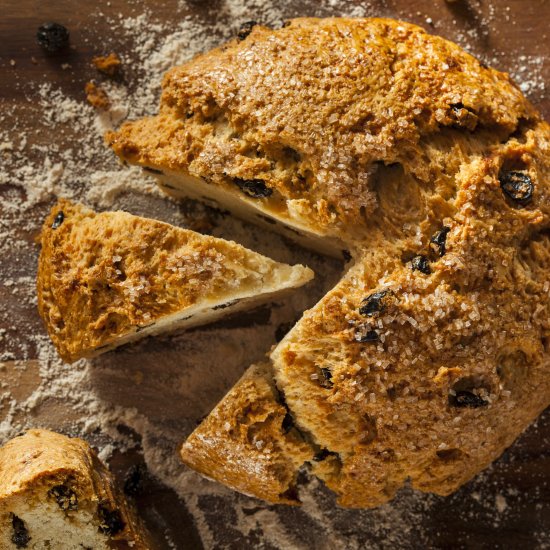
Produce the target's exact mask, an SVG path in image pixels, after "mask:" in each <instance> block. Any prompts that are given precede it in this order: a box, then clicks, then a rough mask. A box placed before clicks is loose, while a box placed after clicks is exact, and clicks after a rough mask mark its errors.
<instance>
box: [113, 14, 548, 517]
mask: <svg viewBox="0 0 550 550" xmlns="http://www.w3.org/2000/svg"><path fill="white" fill-rule="evenodd" d="M108 140H109V141H110V143H111V144H112V146H113V148H114V150H115V151H116V153H117V154H118V155H120V157H121V158H122V159H124V160H126V161H128V162H130V163H134V164H139V165H142V166H144V167H146V168H150V169H153V170H156V171H160V172H162V174H159V178H160V182H161V185H162V186H163V188H164V189H166V190H167V191H168V192H170V193H173V194H180V193H181V194H187V193H190V194H193V195H195V196H204V197H209V198H212V199H216V200H218V201H219V202H220V203H221V204H223V205H224V206H225V207H228V208H234V207H235V205H236V204H238V207H237V208H235V211H236V212H238V213H240V214H242V213H243V212H247V213H248V214H247V215H249V216H252V217H253V218H258V216H261V217H262V219H265V217H270V218H273V219H274V220H275V221H276V225H273V227H274V228H277V227H282V226H283V225H285V226H287V227H289V228H290V229H291V230H292V231H293V232H294V231H296V230H299V231H300V232H301V234H302V237H304V238H305V239H306V240H310V242H311V243H312V245H313V246H316V247H318V248H323V245H319V243H326V250H328V251H334V250H336V249H338V246H340V245H341V247H342V248H346V249H348V250H349V251H350V252H351V254H352V256H353V258H354V262H353V264H352V266H351V267H350V268H349V270H348V271H347V273H346V274H345V275H344V277H343V279H342V280H341V282H340V283H339V284H338V285H337V286H336V287H335V288H334V289H333V290H332V291H330V292H329V293H328V294H327V295H326V296H324V297H323V299H322V300H321V301H320V302H319V303H318V304H317V305H316V306H315V307H313V308H312V309H311V310H309V311H307V312H305V313H304V316H303V317H302V319H301V320H300V321H299V322H298V323H297V324H296V326H295V327H294V328H293V329H292V330H291V331H290V332H289V334H288V335H287V336H286V337H285V338H284V339H283V340H282V341H281V342H280V343H279V345H278V346H276V348H275V349H274V350H273V352H272V353H271V365H272V369H273V378H274V380H275V384H276V387H277V389H278V393H279V394H280V396H281V400H280V404H282V403H283V402H284V403H285V404H286V407H288V411H289V414H290V415H291V417H292V418H293V422H294V426H295V429H297V430H299V431H300V433H301V434H302V436H303V439H304V441H306V442H308V443H309V445H310V447H311V450H312V451H311V452H312V453H314V456H316V457H317V458H318V460H306V462H307V463H309V464H311V465H312V468H313V471H314V472H315V473H316V474H317V475H318V476H319V477H320V478H321V479H323V480H324V481H325V483H326V484H327V485H328V486H329V487H331V488H332V489H333V490H334V491H336V493H338V496H339V503H340V504H342V505H343V506H349V507H372V506H376V505H379V504H382V503H384V502H386V501H387V500H389V499H390V498H392V496H393V495H394V494H395V493H396V491H397V490H398V489H399V488H400V487H402V486H403V485H404V484H405V483H410V484H411V485H412V486H413V487H415V488H417V489H420V490H423V491H430V492H434V493H437V494H441V495H447V494H449V493H450V492H452V491H454V490H455V489H457V488H458V487H459V486H460V485H462V484H463V483H465V482H466V481H467V480H469V479H470V478H471V477H472V476H474V475H475V474H476V473H477V472H479V471H480V470H481V469H482V468H484V467H486V466H487V465H488V464H489V463H490V462H491V461H492V460H494V459H495V458H496V457H498V456H499V455H500V454H501V453H502V451H503V450H504V449H505V448H506V447H507V446H509V445H510V444H511V443H512V442H513V441H514V439H515V438H516V437H517V436H518V435H519V434H520V433H521V432H522V430H524V429H525V428H526V427H527V426H528V425H529V423H530V422H532V421H533V420H534V419H535V418H536V417H537V415H538V414H539V413H540V412H541V411H542V410H543V409H544V408H545V407H547V406H548V404H549V403H550V376H549V375H550V322H549V318H550V317H549V313H550V312H549V291H550V201H549V198H550V197H549V185H550V184H549V176H550V174H549V172H550V158H549V141H550V128H549V126H548V124H547V123H546V122H545V121H543V120H542V119H541V117H540V115H539V114H538V112H537V111H536V110H535V109H534V107H533V106H532V105H531V104H530V103H529V101H528V100H526V99H525V97H524V96H523V95H522V94H521V92H520V90H519V89H518V88H517V87H516V85H515V84H514V83H513V82H512V81H511V79H510V78H509V77H508V75H506V74H504V73H500V72H498V71H495V70H493V69H491V68H488V67H486V66H484V65H482V64H481V63H480V62H479V61H477V60H476V59H475V58H473V57H472V56H471V55H469V54H467V53H466V52H464V51H463V50H461V49H460V48H459V47H458V46H456V45H455V44H452V43H450V42H448V41H446V40H444V39H442V38H439V37H436V36H431V35H429V34H427V33H426V32H425V31H423V30H422V29H420V28H419V27H416V26H413V25H410V24H407V23H403V22H399V21H393V20H388V19H323V20H319V19H298V20H294V21H291V22H290V23H289V24H288V25H287V26H285V27H284V28H281V29H277V30H270V29H267V28H265V27H259V26H257V27H254V29H253V30H252V32H251V33H250V34H249V36H247V37H246V38H244V39H243V40H235V41H233V42H230V43H229V44H227V45H225V46H222V47H221V48H218V49H217V50H213V51H212V52H209V53H206V54H204V55H201V56H199V57H196V58H195V59H193V60H192V61H190V62H189V63H187V64H186V65H184V66H182V67H177V68H174V69H172V70H171V71H170V72H169V73H168V74H167V75H166V77H165V80H164V93H163V96H162V100H161V106H160V113H159V115H158V116H156V117H151V118H146V119H143V120H139V121H136V122H130V123H127V124H125V125H123V126H122V127H121V129H120V130H119V131H118V132H116V133H111V134H109V136H108ZM258 220H260V218H258ZM237 391H238V388H237ZM231 395H232V397H231V399H232V400H233V401H235V394H234V393H233V392H232V394H230V396H231ZM283 400H284V401H283ZM222 405H223V403H222ZM279 406H280V405H279V404H276V403H273V404H272V410H273V415H276V412H275V411H277V410H279ZM237 409H238V407H237ZM221 411H224V409H223V407H221V408H218V409H216V413H215V415H216V416H215V417H214V418H209V419H207V420H206V421H205V422H204V423H203V424H202V425H201V426H199V427H198V428H197V430H196V431H195V433H194V434H192V436H191V438H190V440H189V441H190V443H189V442H188V443H186V444H185V445H184V450H183V457H184V460H185V462H186V463H187V464H190V465H191V466H192V467H194V468H196V469H198V470H199V471H202V472H203V473H205V474H206V475H208V476H210V477H212V478H215V479H218V480H220V481H223V482H226V483H229V484H232V486H234V487H235V486H236V484H235V483H233V482H232V481H231V480H228V479H227V476H226V472H225V471H224V470H225V468H226V467H225V466H224V456H225V455H224V454H223V453H224V452H225V451H223V452H222V451H220V456H219V459H214V458H213V457H212V456H208V458H203V457H205V456H206V454H207V453H208V452H210V450H212V449H225V446H226V445H232V443H231V441H232V440H231V437H230V433H229V432H227V431H224V430H223V429H222V428H223V422H222V416H221V414H222V413H221ZM223 414H228V415H229V416H228V419H227V421H228V422H229V424H230V425H231V426H233V424H232V423H233V422H235V423H237V424H238V423H239V422H242V420H239V418H240V417H239V415H238V414H233V413H231V411H230V410H228V412H224V413H223ZM232 414H233V415H232ZM278 418H280V415H279V417H278ZM280 429H281V430H283V428H282V424H281V427H280ZM203 437H204V440H203V439H201V438H203ZM257 437H260V435H257ZM214 440H216V441H214ZM201 441H202V445H203V450H201V448H200V446H201ZM235 444H236V443H235ZM278 449H279V450H278V451H276V452H280V453H282V454H284V455H285V457H289V452H288V451H287V450H286V449H285V448H284V447H283V446H280V447H278ZM212 452H214V451H212ZM305 454H307V453H305ZM294 456H295V455H293V457H294ZM264 459H265V457H264V455H263V451H262V449H260V448H259V449H258V450H257V452H256V453H255V452H254V450H253V448H252V447H247V452H246V453H243V455H242V461H243V464H241V465H240V468H241V469H242V470H246V471H247V472H248V475H247V477H246V479H245V480H244V481H243V483H241V484H240V485H239V486H238V487H237V488H238V489H239V490H241V491H243V492H247V493H251V494H254V495H256V496H258V497H260V498H267V499H268V500H272V501H275V502H277V501H281V502H283V501H285V499H284V498H283V497H281V498H280V499H277V498H273V494H272V493H271V489H270V490H269V491H265V492H264V490H263V488H262V484H261V481H262V476H264V475H265V470H264V469H263V468H261V467H259V465H260V464H263V461H264ZM283 459H284V457H283V456H281V457H280V458H279V459H277V458H274V457H272V458H271V460H272V461H273V462H277V461H280V462H282V461H283ZM287 464H289V463H288V462H287ZM256 466H258V468H256ZM283 479H284V480H288V479H291V477H289V471H288V470H285V469H283V474H282V477H281V480H283ZM285 483H286V481H285ZM271 486H272V485H271V484H270V487H271ZM281 494H282V493H281Z"/></svg>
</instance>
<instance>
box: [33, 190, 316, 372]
mask: <svg viewBox="0 0 550 550" xmlns="http://www.w3.org/2000/svg"><path fill="white" fill-rule="evenodd" d="M40 241H41V245H42V251H41V254H40V261H39V267H38V281H37V287H38V308H39V311H40V315H41V316H42V319H43V320H44V322H45V324H46V328H47V329H48V333H49V334H50V337H51V338H52V341H53V342H54V344H55V346H56V347H57V349H58V351H59V353H60V355H61V356H62V357H63V358H64V359H65V360H67V361H74V360H76V359H78V358H80V357H90V356H93V355H97V354H98V353H102V352H104V351H107V350H109V349H112V348H113V347H116V346H118V345H121V344H124V343H125V342H128V341H131V340H136V339H138V338H141V337H143V336H146V335H149V334H154V333H158V332H161V331H166V330H175V329H177V328H181V327H188V326H193V325H197V324H200V323H205V322H208V321H211V320H213V319H216V318H218V317H220V316H221V315H224V314H226V313H228V312H233V311H236V310H238V309H240V308H243V307H249V306H250V305H251V304H252V303H256V302H258V301H266V300H269V299H270V298H271V297H273V296H275V295H278V294H279V293H280V292H282V291H283V290H285V289H290V288H294V287H297V286H300V285H302V284H304V283H306V282H307V281H309V280H310V279H311V277H312V272H311V270H310V269H308V268H306V267H303V266H301V265H297V266H289V265H286V264H281V263H278V262H275V261H273V260H270V259H269V258H266V257H265V256H262V255H260V254H257V253H256V252H252V251H251V250H247V249H246V248H244V247H242V246H240V245H238V244H236V243H234V242H232V241H225V240H223V239H216V238H214V237H210V236H205V235H200V234H198V233H195V232H194V231H190V230H187V229H181V228H178V227H174V226H171V225H168V224H166V223H162V222H159V221H156V220H151V219H147V218H141V217H138V216H133V215H131V214H128V213H126V212H103V213H95V212H93V211H92V210H90V209H88V208H85V207H83V206H82V205H75V204H71V203H70V202H68V201H66V200H62V201H60V202H59V203H58V204H57V205H56V206H54V208H53V209H52V211H51V213H50V215H49V216H48V218H47V219H46V221H45V223H44V227H43V229H42V233H41V237H40Z"/></svg>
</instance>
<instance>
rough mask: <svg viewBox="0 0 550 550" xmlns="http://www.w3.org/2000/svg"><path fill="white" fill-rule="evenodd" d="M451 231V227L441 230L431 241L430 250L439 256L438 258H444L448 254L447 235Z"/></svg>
mask: <svg viewBox="0 0 550 550" xmlns="http://www.w3.org/2000/svg"><path fill="white" fill-rule="evenodd" d="M450 230H451V228H450V227H443V229H440V230H439V231H437V232H436V233H435V234H434V235H433V237H432V238H431V239H430V248H431V249H432V250H433V251H434V252H435V253H436V254H437V255H438V256H444V255H445V252H447V249H446V245H447V234H448V233H449V231H450Z"/></svg>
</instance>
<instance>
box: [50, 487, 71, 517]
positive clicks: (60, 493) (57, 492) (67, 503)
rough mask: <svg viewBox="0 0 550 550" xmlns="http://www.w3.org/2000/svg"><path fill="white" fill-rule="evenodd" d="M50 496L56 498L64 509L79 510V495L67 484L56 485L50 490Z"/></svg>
mask: <svg viewBox="0 0 550 550" xmlns="http://www.w3.org/2000/svg"><path fill="white" fill-rule="evenodd" d="M48 495H50V497H52V498H55V500H56V501H57V505H58V506H59V507H60V508H61V509H62V510H64V511H68V510H71V511H74V510H78V497H77V496H76V493H75V492H74V491H73V490H72V489H69V488H68V487H67V486H66V485H56V486H55V487H52V488H51V489H50V490H49V491H48Z"/></svg>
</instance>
